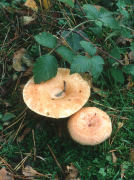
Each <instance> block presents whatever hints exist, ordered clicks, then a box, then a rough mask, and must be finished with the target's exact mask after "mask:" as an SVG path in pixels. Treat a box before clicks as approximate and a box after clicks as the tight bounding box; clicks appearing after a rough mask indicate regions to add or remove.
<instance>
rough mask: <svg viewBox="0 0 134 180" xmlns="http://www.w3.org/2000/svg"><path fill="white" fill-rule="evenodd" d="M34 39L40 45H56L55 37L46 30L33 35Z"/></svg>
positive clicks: (53, 46)
mask: <svg viewBox="0 0 134 180" xmlns="http://www.w3.org/2000/svg"><path fill="white" fill-rule="evenodd" d="M34 39H35V40H36V42H38V43H39V44H40V45H42V46H45V47H48V48H55V47H56V45H57V38H56V37H55V36H53V35H52V34H50V33H48V32H42V33H39V34H38V35H36V36H34Z"/></svg>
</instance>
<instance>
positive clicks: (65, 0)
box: [58, 0, 74, 8]
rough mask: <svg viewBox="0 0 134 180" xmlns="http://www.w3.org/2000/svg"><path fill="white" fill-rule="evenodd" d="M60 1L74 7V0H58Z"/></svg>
mask: <svg viewBox="0 0 134 180" xmlns="http://www.w3.org/2000/svg"><path fill="white" fill-rule="evenodd" d="M58 1H60V2H63V3H65V4H67V5H69V6H70V7H72V8H73V7H74V1H73V0H58Z"/></svg>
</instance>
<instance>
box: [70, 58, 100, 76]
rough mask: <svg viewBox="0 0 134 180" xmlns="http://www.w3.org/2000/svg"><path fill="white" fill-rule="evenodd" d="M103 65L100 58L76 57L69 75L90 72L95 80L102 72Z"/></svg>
mask: <svg viewBox="0 0 134 180" xmlns="http://www.w3.org/2000/svg"><path fill="white" fill-rule="evenodd" d="M103 64H104V60H103V59H102V58H101V57H100V56H93V57H92V58H88V57H86V56H80V55H78V56H76V57H75V58H74V59H73V62H72V64H71V74H72V73H84V72H90V73H91V74H92V76H93V77H94V78H97V77H98V76H99V75H100V73H101V72H102V70H103Z"/></svg>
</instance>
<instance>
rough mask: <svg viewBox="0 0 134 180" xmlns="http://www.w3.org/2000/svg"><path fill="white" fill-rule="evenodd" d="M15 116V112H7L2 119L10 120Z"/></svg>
mask: <svg viewBox="0 0 134 180" xmlns="http://www.w3.org/2000/svg"><path fill="white" fill-rule="evenodd" d="M14 117H15V115H14V114H13V113H8V112H7V113H5V114H4V115H3V117H2V121H8V120H10V119H12V118H14Z"/></svg>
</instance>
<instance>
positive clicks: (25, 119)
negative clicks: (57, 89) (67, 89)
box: [0, 0, 134, 180]
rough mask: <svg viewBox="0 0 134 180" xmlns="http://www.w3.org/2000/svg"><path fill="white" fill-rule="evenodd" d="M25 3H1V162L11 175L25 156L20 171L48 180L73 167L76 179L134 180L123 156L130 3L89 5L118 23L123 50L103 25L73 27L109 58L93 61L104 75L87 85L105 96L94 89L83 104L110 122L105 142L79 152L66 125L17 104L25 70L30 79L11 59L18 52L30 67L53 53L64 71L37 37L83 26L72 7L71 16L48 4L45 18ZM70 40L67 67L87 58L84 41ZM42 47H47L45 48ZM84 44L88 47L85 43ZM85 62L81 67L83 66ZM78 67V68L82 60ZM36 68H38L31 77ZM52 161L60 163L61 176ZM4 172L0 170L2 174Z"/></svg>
mask: <svg viewBox="0 0 134 180" xmlns="http://www.w3.org/2000/svg"><path fill="white" fill-rule="evenodd" d="M24 2H25V0H15V1H14V3H12V5H11V4H9V1H7V0H2V1H1V2H0V12H1V16H0V27H1V28H0V157H2V158H3V159H4V160H6V161H7V163H8V164H10V165H11V167H12V168H15V167H16V166H17V165H18V164H19V163H20V162H21V161H22V160H23V159H24V158H25V157H27V158H26V161H25V162H24V166H26V165H30V166H31V167H32V168H34V169H35V170H37V171H38V172H40V173H42V174H50V175H51V179H54V178H55V177H56V176H58V177H59V179H60V180H64V179H65V177H66V174H65V172H66V167H67V166H69V165H70V163H73V165H74V166H75V167H76V168H77V170H78V177H79V178H80V179H81V180H89V179H91V180H121V179H126V180H133V179H134V165H133V163H132V162H131V158H130V157H129V156H130V152H131V149H132V148H134V144H133V143H134V87H133V80H134V71H133V69H131V68H130V67H129V66H128V69H125V70H124V66H126V65H127V63H128V65H132V68H133V67H134V66H133V57H131V58H130V59H129V56H128V53H130V52H131V51H133V49H134V44H133V37H134V35H133V25H134V24H133V12H134V11H133V7H134V6H130V5H133V1H131V0H129V1H126V0H118V1H110V0H107V1H106V0H102V1H100V0H96V1H95V3H94V2H93V1H90V2H88V3H91V4H97V5H101V6H103V7H105V8H106V9H108V10H110V11H112V12H113V14H112V15H113V17H114V18H115V19H119V20H120V23H121V24H122V25H124V26H125V27H124V28H123V27H122V28H121V30H122V32H121V33H122V37H123V38H124V39H123V40H125V42H124V44H122V43H121V42H117V39H118V37H120V35H119V34H118V33H119V32H117V31H116V32H115V31H114V29H112V28H111V29H110V28H109V27H108V26H107V25H106V24H105V23H104V26H102V24H101V23H100V22H97V21H95V23H96V24H95V23H92V21H91V23H89V24H83V26H80V27H79V28H78V30H80V33H82V35H83V34H84V33H85V34H86V35H85V34H84V37H85V38H87V37H88V39H89V40H90V41H91V42H93V44H95V45H96V46H97V47H99V48H102V50H104V51H105V52H107V53H108V55H106V54H105V53H103V52H102V51H101V52H99V56H101V57H102V58H103V59H104V62H105V63H104V65H103V68H102V65H101V67H100V70H101V74H100V76H99V77H98V79H93V81H92V84H93V86H94V87H97V88H99V89H100V90H104V93H105V95H102V94H101V93H96V92H95V91H94V90H93V89H92V92H91V97H90V98H89V101H88V102H87V103H86V105H85V106H95V107H98V108H100V109H102V110H104V111H106V112H107V113H108V114H109V116H110V117H111V120H112V126H113V131H112V135H111V137H110V138H109V139H108V140H106V141H105V142H104V143H102V144H100V145H97V146H82V145H79V144H77V143H76V142H74V141H73V140H72V139H71V138H70V136H69V134H68V131H67V126H66V125H67V120H68V118H66V119H61V120H58V121H57V120H56V119H51V118H46V117H43V116H39V115H37V114H36V113H34V112H32V111H30V110H29V109H28V108H26V105H25V104H24V102H23V98H22V89H23V85H24V84H25V83H26V82H27V81H28V79H29V78H30V77H31V76H32V75H33V73H32V71H31V72H30V74H28V75H25V76H24V74H25V72H26V70H28V68H29V66H27V64H23V65H24V66H23V68H24V69H25V70H24V71H20V72H19V71H16V70H15V69H14V68H13V56H14V53H15V52H16V51H18V50H19V49H20V48H25V49H26V50H27V55H28V57H30V58H31V59H32V60H31V59H30V58H29V59H30V60H29V59H28V62H32V63H33V64H34V63H35V62H36V59H37V58H39V57H40V56H41V55H42V56H43V55H45V54H48V53H51V52H52V53H53V56H54V57H55V58H56V59H57V63H58V67H67V68H69V67H70V64H69V63H68V61H64V60H63V59H62V58H61V57H62V56H59V55H58V54H56V51H54V49H52V48H49V47H47V46H48V45H47V46H46V42H45V41H43V43H45V45H44V47H43V46H42V45H41V43H40V42H39V43H38V42H36V41H35V39H37V38H35V37H38V34H39V33H42V32H43V31H45V32H49V33H50V34H51V35H50V36H53V35H54V37H55V36H57V39H58V40H59V39H60V37H61V34H62V33H63V32H64V30H66V31H67V32H68V31H71V30H72V28H75V27H77V25H78V24H81V23H83V22H85V21H87V19H86V18H85V17H84V14H83V12H82V11H81V10H80V9H79V6H78V4H77V6H75V8H74V9H73V10H72V9H71V8H70V7H68V5H67V6H66V5H65V4H62V3H59V2H58V1H53V2H54V4H53V6H52V8H51V10H50V11H48V12H46V11H45V12H44V11H42V10H41V8H39V11H38V12H37V13H35V12H33V11H32V10H30V9H27V8H26V7H24V6H23V5H22V4H23V3H24ZM36 2H38V1H36ZM62 2H66V1H62ZM70 2H71V1H70ZM77 2H78V1H77ZM79 2H80V3H81V4H80V5H81V7H83V4H87V1H86V0H83V1H79ZM127 3H128V4H127ZM38 5H39V2H38ZM9 6H10V7H9ZM71 6H72V5H71ZM91 9H92V8H91ZM128 12H129V15H128ZM35 14H36V18H35V20H34V21H33V22H31V23H30V24H28V25H24V24H23V22H22V18H23V16H29V15H30V16H34V15H35ZM91 27H95V28H96V31H93V30H91V29H90V28H91ZM97 30H98V31H97ZM100 30H102V31H100ZM75 31H77V29H75ZM100 32H101V33H100ZM64 33H65V32H64ZM116 33H117V34H116ZM76 34H77V33H76ZM76 34H75V35H74V36H73V35H72V38H69V39H71V41H68V42H69V43H70V44H71V45H72V44H73V46H71V47H69V48H70V49H68V50H67V49H66V51H65V52H71V55H70V54H65V58H67V60H68V59H70V57H72V56H73V53H76V54H77V55H82V56H84V57H87V56H88V55H87V53H86V52H87V48H86V47H85V46H86V45H85V44H83V42H82V41H83V39H82V38H81V37H80V36H78V34H77V35H76ZM47 35H48V34H47ZM45 36H46V33H45ZM126 38H127V39H126ZM80 41H81V44H82V45H83V47H84V48H85V50H83V49H79V48H81V47H80V46H79V45H80ZM47 43H48V44H49V42H48V41H47ZM84 43H85V42H84ZM50 44H51V43H50ZM64 45H65V44H64ZM88 45H89V47H90V48H91V44H88ZM45 46H46V47H45ZM62 48H63V46H62V47H60V50H63V49H64V48H65V47H64V48H63V49H62ZM90 48H89V49H90ZM72 49H73V53H72V51H71V50H72ZM89 49H88V51H89ZM64 50H65V49H64ZM91 50H94V51H95V52H94V53H96V49H95V48H91V49H90V53H91V52H92V51H91ZM58 51H59V49H58ZM61 52H62V51H61ZM61 52H60V53H61ZM62 53H63V54H62ZM62 53H61V55H64V51H63V52H62ZM90 53H89V54H90ZM92 53H93V52H92ZM94 53H93V54H92V55H94ZM97 53H98V50H97ZM85 55H86V56H85ZM109 55H112V56H113V57H115V58H117V60H118V59H119V60H122V61H123V63H125V65H121V64H120V63H118V62H117V61H114V60H113V59H112V58H110V57H109ZM77 57H78V56H77ZM125 58H126V59H125ZM78 59H79V58H78ZM124 59H125V60H124ZM80 60H81V59H80ZM84 60H85V61H86V59H84ZM88 60H89V59H88ZM122 61H121V62H122ZM81 62H82V63H83V61H81ZM33 64H32V65H33ZM102 64H103V63H102ZM50 67H51V66H50ZM56 67H57V66H56ZM74 67H75V64H74ZM80 67H81V66H80ZM95 67H96V66H95ZM95 67H94V68H95ZM19 68H22V64H19ZM39 68H40V67H37V71H38V69H39ZM86 68H87V67H86ZM129 68H130V69H129ZM45 70H47V68H46V69H45ZM86 70H87V69H86ZM52 72H53V71H52ZM97 72H99V71H97ZM91 73H92V72H91ZM37 74H38V75H39V80H41V79H40V74H39V73H38V72H37ZM54 74H55V73H54ZM88 75H89V74H88ZM90 75H91V74H90ZM41 76H42V75H41ZM41 78H42V77H41ZM128 84H129V85H130V86H128ZM61 124H62V125H61ZM60 126H61V127H62V131H61V132H60V131H59V130H58V129H59V127H60ZM28 128H29V129H30V130H29V132H28V133H27V134H26V135H25V137H24V138H22V141H21V142H20V141H19V138H20V137H22V136H23V135H24V134H25V129H28ZM52 152H53V154H54V155H55V157H53V155H52ZM56 161H58V162H59V164H60V165H61V168H62V170H63V171H62V170H61V168H60V167H59V166H58V165H57V163H56ZM2 166H3V164H0V167H2ZM22 167H23V164H21V165H20V168H18V170H16V169H15V171H14V172H15V173H16V174H20V175H22V171H21V169H22ZM39 179H41V178H39ZM42 179H45V178H42Z"/></svg>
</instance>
